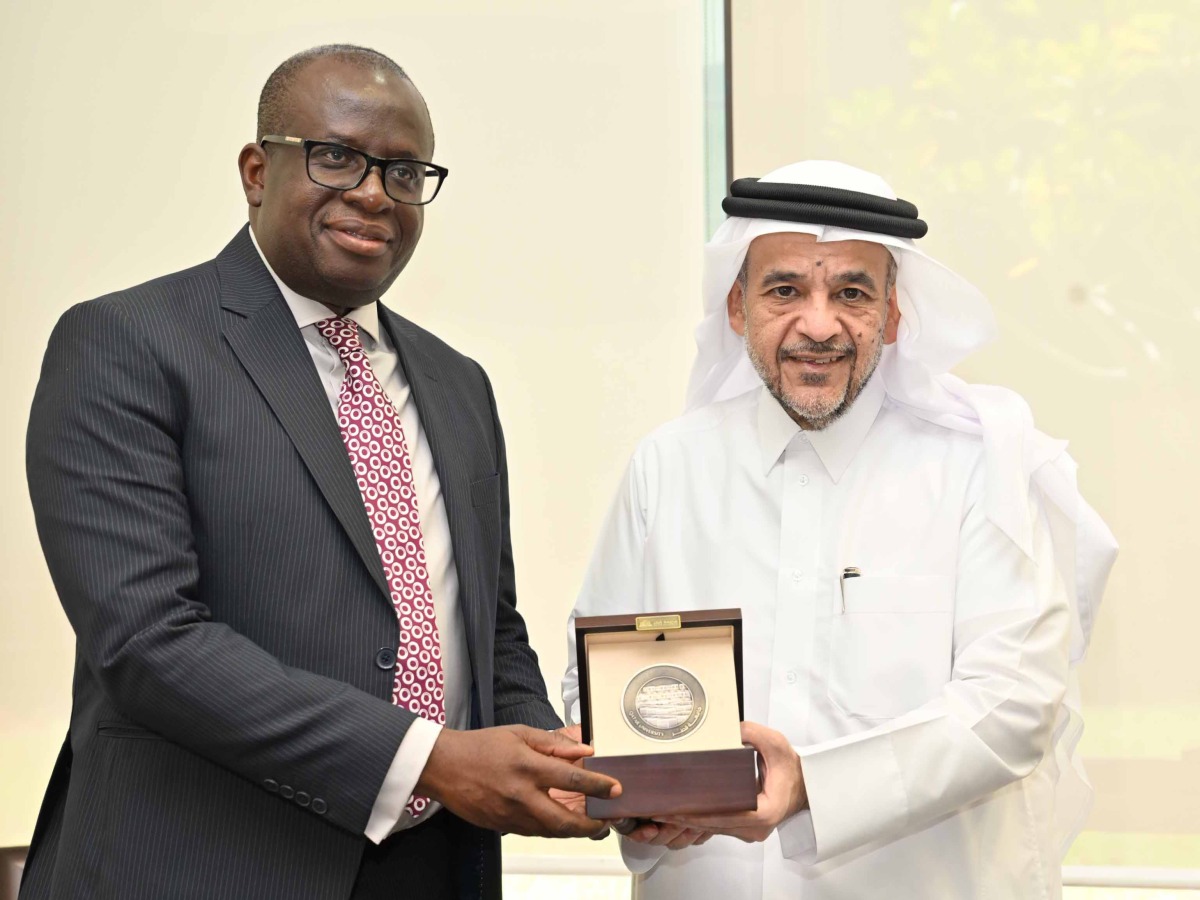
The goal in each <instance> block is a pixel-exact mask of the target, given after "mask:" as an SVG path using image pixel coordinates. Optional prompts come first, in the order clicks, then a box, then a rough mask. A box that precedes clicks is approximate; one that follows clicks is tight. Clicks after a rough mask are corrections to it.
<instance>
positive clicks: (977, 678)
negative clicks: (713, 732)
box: [563, 162, 1116, 900]
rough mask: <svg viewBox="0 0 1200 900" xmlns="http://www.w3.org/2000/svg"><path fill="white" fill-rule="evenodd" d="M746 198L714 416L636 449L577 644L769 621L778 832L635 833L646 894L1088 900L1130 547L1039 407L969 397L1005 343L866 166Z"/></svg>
mask: <svg viewBox="0 0 1200 900" xmlns="http://www.w3.org/2000/svg"><path fill="white" fill-rule="evenodd" d="M796 185H800V186H806V187H801V188H799V189H796V188H794V186H796ZM813 186H815V187H816V188H817V190H816V191H815V194H814V192H812V191H811V190H810V188H812V187H813ZM736 187H737V183H735V188H736ZM829 188H833V189H836V190H834V191H832V192H830V191H828V189H829ZM751 189H753V190H751ZM797 190H798V191H799V192H797ZM746 191H747V192H748V193H750V194H751V195H752V199H753V200H754V202H752V203H741V204H740V205H739V203H738V201H737V199H736V198H735V199H734V201H733V202H732V203H731V201H729V200H727V201H726V210H727V211H730V212H731V213H734V214H733V215H731V217H730V218H729V219H728V220H727V221H726V222H725V223H724V225H723V226H722V227H721V229H720V230H719V231H718V232H717V234H716V236H714V238H713V240H712V242H710V244H709V245H708V248H707V250H706V278H705V312H706V319H705V321H704V322H703V323H702V324H701V326H700V329H699V330H698V332H697V342H698V345H699V355H698V359H697V363H696V366H695V368H694V370H693V374H692V382H691V385H690V388H689V404H688V406H689V411H688V412H687V414H685V415H684V416H683V417H682V418H680V419H677V420H675V421H673V422H671V423H669V424H667V425H665V426H663V427H662V428H660V429H658V430H657V431H655V432H654V433H652V434H651V435H650V436H649V437H647V438H646V439H645V440H644V441H643V442H642V443H641V444H640V446H639V447H638V448H637V450H636V452H635V453H634V456H633V459H632V461H631V463H630V465H629V468H628V471H627V474H626V478H625V481H624V483H623V485H622V486H621V488H620V489H619V491H618V494H617V498H616V501H615V503H614V506H613V508H612V510H611V512H610V514H609V517H608V520H607V522H606V524H605V526H604V529H603V532H602V534H601V537H600V540H599V544H598V546H597V548H596V551H595V555H594V558H593V560H592V564H591V566H590V569H589V571H588V574H587V576H586V579H585V582H584V585H583V588H582V591H581V593H580V597H579V601H578V603H577V605H576V607H575V610H574V612H573V613H572V619H571V621H572V623H573V621H574V617H575V616H590V615H608V614H619V613H635V612H636V613H643V612H646V613H659V612H668V611H679V610H687V609H699V608H722V607H741V609H742V615H743V640H744V693H745V716H746V722H745V723H744V725H743V738H744V739H745V740H747V741H748V742H749V743H752V744H754V745H755V746H756V747H757V748H758V750H759V753H760V756H761V763H760V765H764V767H765V780H764V786H763V789H762V793H761V794H760V796H759V799H758V809H757V810H756V811H755V812H751V813H742V814H737V815H725V816H713V817H702V816H693V817H690V818H689V819H688V820H684V821H659V822H654V823H650V822H647V823H642V824H641V825H640V826H639V827H638V828H637V829H636V830H635V831H634V832H633V833H632V834H631V835H629V836H627V837H624V838H622V854H623V856H624V859H625V861H626V863H627V865H628V866H629V868H630V869H631V871H633V872H634V873H635V874H636V875H637V876H638V877H637V879H636V882H635V896H637V897H646V898H656V900H659V898H661V900H666V898H681V900H683V898H686V900H697V898H702V897H719V898H723V900H725V898H727V900H758V898H776V897H788V898H804V900H810V898H811V900H826V898H859V897H888V898H897V900H899V898H981V897H989V898H1013V900H1018V898H1019V900H1028V898H1043V897H1058V896H1060V894H1061V874H1060V872H1061V861H1062V856H1063V853H1064V851H1065V849H1066V846H1067V845H1069V843H1070V840H1071V839H1072V838H1073V836H1074V834H1075V833H1076V832H1077V830H1078V828H1079V826H1080V824H1081V822H1082V817H1083V815H1085V814H1086V806H1087V799H1088V792H1087V786H1086V781H1084V780H1083V779H1082V771H1081V769H1079V767H1078V760H1077V759H1076V758H1075V745H1076V743H1077V741H1078V737H1079V733H1080V730H1081V720H1080V718H1079V714H1078V708H1079V704H1078V700H1077V696H1076V689H1075V675H1074V671H1073V669H1072V666H1073V664H1077V663H1078V661H1079V660H1081V659H1082V656H1083V651H1084V649H1085V648H1086V644H1087V638H1088V635H1089V634H1090V628H1091V621H1092V618H1093V616H1094V612H1095V608H1096V606H1097V604H1098V601H1099V597H1100V594H1101V592H1102V589H1103V584H1104V581H1105V579H1106V577H1107V572H1108V569H1109V567H1110V566H1111V563H1112V560H1113V558H1114V556H1115V550H1116V545H1115V542H1114V541H1113V539H1112V536H1111V534H1110V533H1109V532H1108V531H1107V529H1106V528H1105V527H1104V525H1103V523H1102V522H1101V521H1100V520H1099V518H1098V517H1097V516H1096V515H1095V513H1094V512H1093V511H1092V510H1091V509H1090V508H1089V507H1088V506H1087V505H1086V504H1085V503H1084V502H1083V501H1082V499H1081V498H1080V496H1079V494H1078V491H1077V490H1076V488H1075V481H1074V465H1073V463H1072V462H1071V461H1070V458H1069V457H1068V456H1067V455H1066V453H1065V451H1064V447H1065V445H1064V444H1063V443H1061V442H1057V441H1053V440H1051V439H1049V438H1047V437H1046V436H1044V435H1042V434H1041V433H1039V432H1037V431H1035V430H1034V429H1033V427H1032V424H1031V422H1032V419H1031V416H1030V413H1029V410H1028V407H1027V406H1026V405H1025V404H1024V402H1023V401H1022V400H1021V399H1020V398H1019V397H1017V396H1016V395H1014V394H1012V393H1010V392H1008V391H1005V390H1003V389H1000V388H985V387H978V386H972V385H967V384H965V383H964V382H962V381H961V380H959V379H957V378H955V377H954V376H951V375H949V374H948V369H949V368H950V366H952V365H954V364H955V363H957V362H958V361H959V360H960V359H961V358H962V357H963V356H965V355H966V354H967V353H969V352H971V351H972V350H974V349H976V348H977V347H978V346H980V345H981V344H982V343H983V342H984V341H985V340H986V339H988V338H989V337H990V336H991V331H992V328H993V326H992V319H991V314H990V311H989V308H988V306H987V303H986V301H985V300H984V298H983V297H982V295H980V294H979V292H978V291H976V290H975V289H974V288H973V287H971V286H970V285H969V284H968V283H967V282H965V281H964V280H962V279H960V278H958V276H956V275H954V274H953V273H952V272H950V271H949V270H947V269H945V268H944V267H942V266H940V265H939V264H937V263H936V262H934V261H933V260H932V259H930V258H929V257H927V256H925V255H924V254H923V253H921V252H920V251H919V250H917V249H916V246H915V244H914V243H913V239H912V236H913V235H919V234H921V233H923V232H924V223H921V222H920V221H919V220H917V219H916V209H915V207H911V205H910V204H906V203H904V201H897V200H896V198H895V194H894V192H892V190H891V189H890V188H889V187H888V186H887V185H886V183H884V182H883V181H882V180H881V179H879V178H878V177H876V176H873V175H870V174H869V173H866V172H862V171H860V170H857V169H853V168H851V167H849V166H844V165H841V164H837V163H825V162H808V163H799V164H796V165H793V166H788V167H785V168H783V169H780V170H778V171H776V172H774V173H772V174H771V175H769V176H767V177H766V178H764V179H762V180H761V182H759V183H758V186H757V187H755V186H754V185H753V184H751V185H750V187H749V188H747V189H746ZM805 191H808V192H809V193H805ZM734 193H735V194H737V191H736V190H735V192H734ZM879 198H883V200H884V202H883V203H880V202H879ZM814 207H815V208H816V211H814ZM906 209H910V210H911V215H910V214H909V213H908V212H906ZM759 210H761V211H762V213H761V216H762V217H757V216H758V215H759V212H758V211H759ZM901 220H907V221H901ZM912 220H915V221H916V222H917V223H918V225H919V230H917V231H913V230H911V229H912V228H914V227H915V226H913V225H912V224H911V222H912ZM897 221H899V225H897ZM906 234H907V235H908V236H904V235H906ZM570 630H571V632H572V635H571V636H570V640H569V641H568V647H569V654H570V659H569V662H568V671H567V674H566V677H565V678H564V683H563V688H564V700H565V703H566V707H567V713H568V716H569V718H570V720H572V721H578V711H579V705H578V694H579V690H578V677H577V675H578V670H577V667H576V660H575V654H574V649H575V642H574V638H573V627H572V628H571V629H570ZM680 749H684V748H682V747H681V748H680ZM702 789H703V786H702V785H697V790H702Z"/></svg>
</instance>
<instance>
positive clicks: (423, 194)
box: [258, 134, 450, 206]
mask: <svg viewBox="0 0 1200 900" xmlns="http://www.w3.org/2000/svg"><path fill="white" fill-rule="evenodd" d="M258 143H259V145H260V146H262V145H264V144H283V145H285V146H288V147H300V148H302V149H303V150H304V165H305V168H306V169H307V170H308V177H309V180H310V181H313V182H314V183H316V184H319V185H321V187H327V188H332V189H333V190H335V191H352V190H354V189H355V188H356V187H358V186H359V185H360V184H362V183H363V181H365V180H366V177H367V173H368V172H370V171H371V170H372V169H374V168H375V167H376V166H378V167H379V171H380V172H382V173H383V189H384V191H385V192H386V193H387V195H388V196H389V197H391V198H392V199H393V200H395V201H396V202H397V203H407V204H409V205H410V206H424V205H425V204H426V203H428V202H430V201H431V200H432V199H433V198H434V197H436V196H437V195H438V191H440V190H441V189H442V182H443V181H445V180H446V176H447V175H449V174H450V170H449V169H447V168H444V167H443V166H436V165H434V164H433V163H431V162H422V161H421V160H419V159H380V158H379V157H377V156H369V155H367V154H366V153H363V152H362V151H361V150H355V149H354V148H353V147H345V146H343V145H342V144H333V143H330V142H329V141H310V140H305V139H304V138H298V137H288V136H287V135H283V134H268V135H264V136H263V139H262V140H261V141H259V142H258Z"/></svg>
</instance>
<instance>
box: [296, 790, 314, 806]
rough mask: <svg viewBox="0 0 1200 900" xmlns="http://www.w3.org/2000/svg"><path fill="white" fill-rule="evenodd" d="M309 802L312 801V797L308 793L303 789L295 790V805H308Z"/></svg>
mask: <svg viewBox="0 0 1200 900" xmlns="http://www.w3.org/2000/svg"><path fill="white" fill-rule="evenodd" d="M311 802H312V797H310V796H308V794H306V793H304V791H297V792H296V805H297V806H308V804H309V803H311Z"/></svg>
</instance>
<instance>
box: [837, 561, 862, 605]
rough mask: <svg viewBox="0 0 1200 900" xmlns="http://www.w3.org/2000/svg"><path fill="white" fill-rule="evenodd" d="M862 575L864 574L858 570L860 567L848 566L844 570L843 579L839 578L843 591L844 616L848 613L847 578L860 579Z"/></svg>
mask: <svg viewBox="0 0 1200 900" xmlns="http://www.w3.org/2000/svg"><path fill="white" fill-rule="evenodd" d="M861 575H862V572H860V571H859V570H858V566H846V568H844V569H842V574H841V577H840V578H838V585H839V587H841V589H842V613H843V614H844V613H845V612H846V579H847V578H858V577H859V576H861Z"/></svg>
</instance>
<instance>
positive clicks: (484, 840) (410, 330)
mask: <svg viewBox="0 0 1200 900" xmlns="http://www.w3.org/2000/svg"><path fill="white" fill-rule="evenodd" d="M258 138H259V141H258V142H256V143H254V144H250V145H248V146H246V147H245V148H243V150H242V151H241V155H240V157H239V167H240V170H241V176H242V183H243V188H244V190H245V195H246V199H247V202H248V204H249V213H250V223H249V227H248V228H244V229H243V230H242V231H241V232H239V233H238V235H237V236H236V237H235V238H234V239H233V240H232V241H231V242H230V244H229V245H228V246H227V247H226V248H225V249H224V250H223V251H222V252H221V253H220V254H219V255H218V256H217V258H216V259H214V260H212V261H210V262H206V263H203V264H201V265H199V266H196V267H195V268H192V269H188V270H186V271H183V272H177V273H175V274H173V275H168V276H166V277H164V278H160V279H157V280H155V281H152V282H149V283H147V284H144V285H140V286H138V287H135V288H132V289H129V290H126V291H121V292H118V293H116V294H112V295H109V296H106V297H101V298H99V299H97V300H93V301H90V302H88V303H83V304H80V305H79V306H76V307H74V308H73V309H71V310H70V311H68V312H67V313H66V314H65V315H64V316H63V318H62V320H61V321H60V322H59V324H58V326H57V328H56V329H55V331H54V334H53V336H52V337H51V339H50V345H49V348H48V350H47V353H46V359H45V363H44V366H43V370H42V377H41V381H40V383H39V385H38V390H37V395H36V398H35V400H34V406H33V411H32V416H31V420H30V426H29V438H28V477H29V484H30V491H31V494H32V498H33V505H34V509H35V512H36V516H37V525H38V531H39V534H40V536H41V541H42V545H43V548H44V551H45V554H46V559H47V562H48V564H49V567H50V571H51V574H52V575H53V578H54V583H55V586H56V588H57V590H58V594H59V597H60V599H61V601H62V604H63V606H64V608H65V609H66V612H67V616H68V618H69V619H70V621H71V625H72V627H73V628H74V630H75V633H76V636H77V640H78V650H77V661H76V668H75V683H74V706H73V709H72V714H71V726H70V734H69V736H68V740H67V742H66V744H65V745H64V747H63V752H62V755H61V756H60V758H59V761H58V764H57V765H56V767H55V771H54V774H53V776H52V778H51V783H50V786H49V789H48V791H47V795H46V799H45V802H44V804H43V809H42V813H41V815H40V816H39V819H38V823H37V827H36V829H35V834H34V838H33V841H32V847H31V851H30V858H29V863H28V866H27V869H26V874H25V880H24V885H23V888H22V894H21V896H22V898H29V900H31V898H92V897H97V898H98V897H119V898H123V900H128V898H141V897H146V898H156V900H160V898H167V897H170V898H182V897H198V898H200V897H202V898H218V897H219V898H235V897H236V898H243V897H245V898H256V900H265V898H281V900H282V898H287V900H297V898H313V900H316V898H330V900H333V898H337V900H344V898H348V897H352V898H360V900H361V898H376V897H404V896H421V897H423V898H424V897H460V896H461V897H492V896H498V895H499V892H500V888H499V882H500V876H499V834H498V831H499V830H509V831H516V832H520V833H525V834H541V835H557V836H582V835H588V834H592V833H595V832H597V831H598V830H599V829H601V828H602V825H601V823H599V822H595V821H593V820H591V819H588V818H587V817H586V816H584V815H583V814H582V813H580V812H579V811H578V804H572V806H571V807H568V806H567V805H564V804H563V803H559V802H556V801H555V800H554V799H551V797H550V795H549V790H550V789H559V790H564V791H582V792H584V793H586V794H591V795H596V796H606V795H608V794H609V792H610V791H612V792H615V791H617V790H619V787H618V786H617V785H616V783H615V782H612V781H611V780H609V779H606V778H604V777H603V776H597V775H594V774H591V773H587V772H584V771H583V770H582V769H581V768H579V767H578V766H575V765H573V764H572V763H573V761H576V760H578V759H579V757H581V756H583V755H586V754H587V753H589V752H590V751H589V749H588V748H586V747H583V746H582V745H579V744H577V743H576V742H575V741H573V740H571V738H570V737H569V736H568V735H566V734H565V733H563V732H559V731H554V730H553V729H558V728H560V726H561V722H560V721H559V720H558V718H557V717H556V716H555V714H554V712H553V711H552V709H551V707H550V705H549V703H548V702H547V700H546V694H545V685H544V683H543V681H542V678H541V675H540V674H539V671H538V668H537V658H536V656H535V654H534V652H533V650H532V649H531V648H530V647H529V644H528V640H527V635H526V630H525V625H524V623H523V621H522V620H521V617H520V615H519V614H518V613H517V611H516V608H515V597H514V586H513V562H512V552H511V546H510V540H509V523H508V520H509V515H508V514H509V498H508V480H507V469H506V463H505V454H504V441H503V437H502V435H501V431H500V425H499V421H498V419H497V417H496V408H495V403H494V400H493V397H492V392H491V386H490V384H489V383H488V380H487V377H486V375H485V374H484V372H483V370H482V369H481V368H480V367H479V366H478V365H477V364H476V363H475V362H473V361H472V360H470V359H468V358H467V357H465V356H462V355H460V354H459V353H457V352H455V351H454V350H453V349H451V348H450V347H448V346H447V345H446V344H444V343H442V342H441V341H440V340H438V339H437V338H436V337H434V336H433V335H431V334H429V333H428V332H426V331H423V330H422V329H420V328H418V327H417V326H416V325H414V324H412V323H411V322H408V321H406V320H405V319H403V318H401V317H400V316H398V315H396V314H395V313H393V312H391V311H390V310H388V309H387V308H385V307H383V306H382V305H381V304H379V303H378V300H379V297H380V295H381V294H382V293H383V292H384V291H385V290H386V289H387V288H388V287H389V286H390V285H391V284H392V282H393V281H394V280H395V278H396V276H397V275H398V274H399V273H400V271H401V270H402V269H403V268H404V266H405V264H406V263H407V262H408V260H409V258H410V257H411V256H412V253H413V251H414V249H415V248H416V245H417V241H418V239H419V238H420V235H421V228H422V223H423V204H424V203H426V202H428V201H429V200H431V199H432V198H433V197H434V196H436V193H437V189H438V186H439V184H440V182H441V181H442V180H443V179H444V177H445V171H444V170H441V169H439V168H438V167H437V166H435V165H434V164H432V163H427V162H420V161H421V160H429V159H430V157H431V156H432V154H433V129H432V125H431V124H430V119H429V114H428V111H427V109H426V107H425V103H424V101H423V99H422V97H421V95H420V94H419V93H418V92H417V90H416V88H415V87H414V86H413V85H412V83H411V82H410V81H409V80H408V78H407V76H405V74H404V73H403V70H401V69H400V68H399V67H398V66H397V65H396V64H395V63H394V62H392V61H391V60H389V59H387V58H386V57H383V56H382V55H380V54H377V53H375V52H374V51H369V50H364V49H362V48H355V47H345V46H332V47H322V48H316V49H315V50H311V51H306V52H305V53H302V54H298V55H297V56H296V57H293V58H292V59H290V60H288V61H287V62H285V63H284V64H283V65H282V66H280V67H279V69H278V70H277V71H276V72H275V73H274V74H273V75H272V76H271V79H270V80H269V81H268V83H267V85H266V87H265V88H264V90H263V94H262V98H261V101H260V106H259V134H258Z"/></svg>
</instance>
